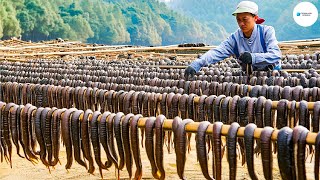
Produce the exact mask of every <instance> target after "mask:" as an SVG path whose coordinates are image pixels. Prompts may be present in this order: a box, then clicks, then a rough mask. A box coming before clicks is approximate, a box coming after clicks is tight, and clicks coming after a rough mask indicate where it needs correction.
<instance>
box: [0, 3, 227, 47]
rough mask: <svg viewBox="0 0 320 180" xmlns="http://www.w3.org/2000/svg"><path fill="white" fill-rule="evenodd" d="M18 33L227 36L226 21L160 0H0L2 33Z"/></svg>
mask: <svg viewBox="0 0 320 180" xmlns="http://www.w3.org/2000/svg"><path fill="white" fill-rule="evenodd" d="M209 27H211V28H209ZM212 27H213V28H212ZM19 35H21V36H22V39H23V40H32V41H39V40H49V39H55V38H58V37H60V38H63V39H70V40H81V41H83V42H89V43H104V44H133V45H167V44H178V43H185V42H188V43H191V42H204V43H207V44H214V43H215V44H216V43H218V42H220V41H221V40H223V39H224V38H225V37H226V36H227V34H226V32H225V30H224V28H223V27H222V26H219V25H217V24H215V23H212V24H210V23H209V24H202V23H200V22H199V21H197V20H195V19H192V18H190V17H186V16H184V15H181V14H179V13H176V12H174V11H173V10H171V9H169V8H167V6H166V4H165V3H161V2H158V1H157V0H0V38H2V39H8V38H10V37H13V36H19Z"/></svg>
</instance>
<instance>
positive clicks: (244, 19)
mask: <svg viewBox="0 0 320 180" xmlns="http://www.w3.org/2000/svg"><path fill="white" fill-rule="evenodd" d="M256 20H257V16H253V15H252V14H251V13H239V14H237V22H238V26H239V28H240V29H241V30H242V32H244V33H247V32H251V31H252V30H253V28H254V25H255V22H256Z"/></svg>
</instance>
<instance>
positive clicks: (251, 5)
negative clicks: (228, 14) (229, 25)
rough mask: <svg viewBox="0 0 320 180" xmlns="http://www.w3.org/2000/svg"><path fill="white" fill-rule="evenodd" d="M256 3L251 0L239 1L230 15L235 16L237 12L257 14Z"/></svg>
mask: <svg viewBox="0 0 320 180" xmlns="http://www.w3.org/2000/svg"><path fill="white" fill-rule="evenodd" d="M258 10H259V8H258V5H257V4H256V3H255V2H252V1H241V2H240V3H239V4H238V6H237V9H236V10H235V11H234V12H233V13H232V15H234V16H236V15H237V14H238V13H245V12H247V13H251V14H255V15H257V14H258Z"/></svg>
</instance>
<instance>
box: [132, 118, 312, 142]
mask: <svg viewBox="0 0 320 180" xmlns="http://www.w3.org/2000/svg"><path fill="white" fill-rule="evenodd" d="M147 119H148V118H140V119H139V122H138V127H139V128H144V127H145V124H146V121H147ZM172 122H173V120H172V119H166V120H165V121H164V123H163V129H164V130H167V131H171V130H172ZM199 124H200V123H199V122H193V123H190V124H187V125H186V127H185V128H186V131H187V132H191V133H197V129H198V127H199ZM229 128H230V125H223V126H222V129H221V135H222V136H227V135H228V131H229ZM244 129H245V127H240V128H239V130H238V133H237V135H238V137H244ZM212 130H213V124H210V125H209V127H208V129H207V134H212ZM262 130H263V128H256V129H255V131H254V138H255V139H260V136H261V132H262ZM278 132H279V130H277V129H275V128H274V131H273V133H272V136H271V139H272V140H273V141H276V140H277V138H278ZM316 137H317V133H313V132H309V133H308V136H307V139H306V141H307V143H308V144H312V145H314V144H315V141H316Z"/></svg>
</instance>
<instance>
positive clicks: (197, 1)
mask: <svg viewBox="0 0 320 180" xmlns="http://www.w3.org/2000/svg"><path fill="white" fill-rule="evenodd" d="M253 1H255V2H256V3H257V4H258V5H259V15H260V16H261V17H263V18H265V20H266V21H265V23H264V24H267V25H271V26H274V28H275V30H276V34H277V37H278V40H295V39H309V38H320V31H319V29H320V15H319V18H318V21H317V22H316V23H315V24H314V25H312V26H311V27H301V26H299V25H297V24H296V23H295V22H294V20H293V17H292V13H293V9H294V7H295V6H296V5H297V4H298V3H299V2H300V1H290V0H283V1H279V0H268V1H258V0H253ZM239 2H240V0H237V1H225V0H170V1H169V2H168V3H167V4H168V6H169V7H170V8H172V9H173V10H176V11H178V12H180V13H183V14H185V15H187V16H190V17H194V18H195V19H197V20H199V21H200V22H206V23H207V24H211V23H216V24H218V25H219V26H223V27H224V28H225V29H226V31H227V32H228V33H232V32H234V31H235V30H236V29H237V28H238V26H237V22H236V20H235V17H234V16H232V15H231V14H232V12H233V11H234V10H235V9H236V6H237V4H238V3H239ZM308 2H311V3H313V4H314V5H315V6H316V7H317V9H318V11H320V3H319V1H317V0H310V1H308Z"/></svg>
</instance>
